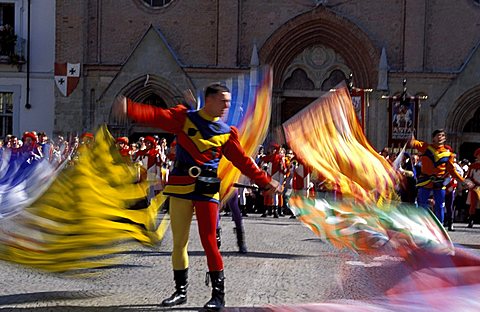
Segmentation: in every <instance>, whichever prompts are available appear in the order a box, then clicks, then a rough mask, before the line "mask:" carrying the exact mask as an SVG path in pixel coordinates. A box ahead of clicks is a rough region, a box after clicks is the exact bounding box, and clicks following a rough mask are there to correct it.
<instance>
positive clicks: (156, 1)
mask: <svg viewBox="0 0 480 312" xmlns="http://www.w3.org/2000/svg"><path fill="white" fill-rule="evenodd" d="M172 1H173V0H143V2H144V3H145V4H146V5H147V6H149V7H152V8H163V7H166V6H168V5H169V4H170V3H171V2H172Z"/></svg>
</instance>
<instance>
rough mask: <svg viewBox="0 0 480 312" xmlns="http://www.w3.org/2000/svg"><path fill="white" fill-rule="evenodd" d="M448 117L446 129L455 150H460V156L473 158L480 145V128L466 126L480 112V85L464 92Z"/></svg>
mask: <svg viewBox="0 0 480 312" xmlns="http://www.w3.org/2000/svg"><path fill="white" fill-rule="evenodd" d="M454 107H455V109H454V110H453V111H451V112H450V114H449V115H448V116H447V119H446V127H445V130H446V131H447V133H448V135H449V141H450V142H451V144H452V147H453V148H454V150H456V151H459V152H460V155H459V157H460V158H467V159H470V160H472V157H473V156H472V155H473V151H474V150H475V149H476V148H478V147H480V128H479V127H477V128H475V127H470V128H471V129H466V126H467V125H468V124H469V123H471V122H472V119H473V118H476V116H477V115H478V113H479V112H480V85H478V86H475V87H473V88H471V89H470V90H468V91H466V92H465V93H463V94H462V95H461V96H460V97H459V98H458V99H457V100H456V101H455V105H454Z"/></svg>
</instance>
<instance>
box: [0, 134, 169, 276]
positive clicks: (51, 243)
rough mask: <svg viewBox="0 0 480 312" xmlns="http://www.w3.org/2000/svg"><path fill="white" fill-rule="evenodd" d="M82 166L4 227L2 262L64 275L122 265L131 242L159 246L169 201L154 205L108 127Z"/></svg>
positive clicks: (84, 154)
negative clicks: (119, 260)
mask: <svg viewBox="0 0 480 312" xmlns="http://www.w3.org/2000/svg"><path fill="white" fill-rule="evenodd" d="M78 153H79V155H78V158H79V159H78V162H77V163H76V164H75V165H74V166H72V167H68V168H65V169H64V170H63V171H62V172H61V173H60V174H59V175H58V177H57V178H56V179H55V180H54V181H53V183H52V184H51V185H50V186H49V187H48V189H47V190H46V192H45V193H43V195H41V196H40V197H39V198H38V199H37V200H36V201H34V202H33V203H32V204H31V205H29V206H28V207H26V208H24V209H23V211H22V212H21V213H20V214H18V215H17V216H15V217H14V218H11V219H9V220H7V221H8V222H4V223H3V224H2V231H3V233H2V235H1V237H0V258H1V259H3V260H8V261H12V262H16V263H20V264H25V265H28V266H33V267H36V268H39V269H43V270H47V271H54V272H64V271H74V270H81V269H89V268H96V267H101V266H105V265H111V264H114V263H116V262H115V261H113V260H114V258H113V257H111V256H114V255H115V254H116V253H118V252H121V251H123V250H125V249H126V248H127V246H126V244H121V243H123V242H126V241H131V240H136V241H139V242H141V243H142V244H145V245H154V244H156V243H157V242H158V241H159V240H161V239H162V237H163V234H164V232H165V228H166V225H167V221H166V220H167V219H165V220H163V221H162V223H161V224H160V226H157V212H158V209H159V207H160V205H161V204H162V202H163V200H164V198H163V197H162V196H161V195H160V196H159V197H157V198H155V199H154V200H153V201H152V202H151V203H150V205H149V204H148V202H147V200H146V195H147V186H146V185H144V184H143V183H137V180H136V177H137V175H136V171H135V169H134V168H133V167H132V166H130V165H128V164H127V163H125V161H124V160H123V159H122V157H121V156H120V154H119V152H118V151H117V148H116V147H115V143H114V139H113V137H112V136H111V135H110V134H109V133H108V130H107V129H106V127H105V126H104V127H102V128H101V129H99V131H98V132H97V133H96V135H95V143H94V144H93V146H92V147H91V148H88V147H86V146H82V147H81V148H80V149H79V151H78Z"/></svg>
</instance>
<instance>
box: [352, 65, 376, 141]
mask: <svg viewBox="0 0 480 312" xmlns="http://www.w3.org/2000/svg"><path fill="white" fill-rule="evenodd" d="M347 87H348V91H349V92H350V97H351V98H352V105H353V108H354V109H355V114H356V115H357V117H358V121H359V123H360V125H361V126H362V130H363V132H365V124H366V118H367V109H366V107H368V93H370V92H372V91H373V90H372V89H361V88H357V87H355V86H354V85H353V73H350V75H349V76H348V78H347Z"/></svg>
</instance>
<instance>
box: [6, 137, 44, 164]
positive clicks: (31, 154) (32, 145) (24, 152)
mask: <svg viewBox="0 0 480 312" xmlns="http://www.w3.org/2000/svg"><path fill="white" fill-rule="evenodd" d="M22 142H23V145H22V146H21V147H19V148H17V149H14V150H13V152H14V155H15V153H16V154H17V155H21V156H22V157H26V161H27V162H29V163H31V162H32V161H34V160H37V159H39V158H41V157H42V151H41V148H40V146H39V145H38V137H37V135H36V133H35V132H25V133H24V134H23V136H22Z"/></svg>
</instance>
